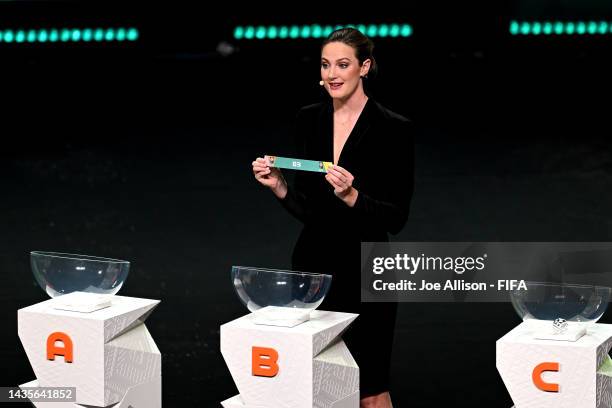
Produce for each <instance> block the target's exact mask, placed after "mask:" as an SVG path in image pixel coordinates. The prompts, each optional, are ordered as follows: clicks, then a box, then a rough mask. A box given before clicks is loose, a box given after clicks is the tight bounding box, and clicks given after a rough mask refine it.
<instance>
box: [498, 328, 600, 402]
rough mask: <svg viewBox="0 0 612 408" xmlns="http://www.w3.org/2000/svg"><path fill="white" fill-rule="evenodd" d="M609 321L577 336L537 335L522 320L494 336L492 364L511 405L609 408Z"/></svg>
mask: <svg viewBox="0 0 612 408" xmlns="http://www.w3.org/2000/svg"><path fill="white" fill-rule="evenodd" d="M611 348H612V325H609V324H595V325H594V326H592V327H591V328H589V329H588V332H587V334H586V335H585V336H583V337H581V338H579V339H578V340H577V341H556V340H541V339H536V338H534V332H533V330H532V329H530V328H529V326H528V325H527V324H525V323H522V324H520V325H519V326H517V327H516V328H514V329H513V330H512V331H510V332H509V333H508V334H506V335H505V336H504V337H502V338H501V339H499V340H498V341H497V369H498V371H499V373H500V375H501V377H502V379H503V381H504V384H505V385H506V388H507V389H508V392H509V393H510V397H511V398H512V401H513V402H514V404H515V407H516V408H604V407H605V408H609V407H612V370H611V369H610V367H611V364H612V362H610V357H609V355H608V352H609V351H610V349H611Z"/></svg>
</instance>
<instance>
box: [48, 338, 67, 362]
mask: <svg viewBox="0 0 612 408" xmlns="http://www.w3.org/2000/svg"><path fill="white" fill-rule="evenodd" d="M56 341H61V342H62V343H64V346H63V347H57V346H56V345H55V342H56ZM55 356H64V362H66V363H72V340H71V339H70V336H68V335H67V334H66V333H62V332H55V333H51V334H50V335H49V337H47V360H51V361H55Z"/></svg>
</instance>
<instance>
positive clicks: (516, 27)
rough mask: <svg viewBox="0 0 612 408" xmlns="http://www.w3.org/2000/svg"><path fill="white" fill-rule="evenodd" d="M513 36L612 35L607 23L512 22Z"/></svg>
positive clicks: (610, 27)
mask: <svg viewBox="0 0 612 408" xmlns="http://www.w3.org/2000/svg"><path fill="white" fill-rule="evenodd" d="M510 34H512V35H606V34H608V35H609V34H612V22H607V21H511V22H510Z"/></svg>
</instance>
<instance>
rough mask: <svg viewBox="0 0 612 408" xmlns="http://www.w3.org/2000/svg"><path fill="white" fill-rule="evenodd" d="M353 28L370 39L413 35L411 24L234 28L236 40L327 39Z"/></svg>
mask: <svg viewBox="0 0 612 408" xmlns="http://www.w3.org/2000/svg"><path fill="white" fill-rule="evenodd" d="M343 27H353V28H356V29H358V30H359V31H361V32H362V33H364V34H365V35H367V36H368V37H380V38H384V37H389V38H401V37H404V38H405V37H410V36H411V35H412V31H413V30H412V26H411V25H410V24H367V25H366V24H356V25H354V24H347V25H335V26H334V25H319V24H310V25H283V26H237V27H236V28H234V39H235V40H274V39H281V40H285V39H289V40H295V39H305V38H326V37H327V36H328V35H329V34H331V32H332V31H334V30H336V29H338V28H343Z"/></svg>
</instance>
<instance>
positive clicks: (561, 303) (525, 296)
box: [510, 282, 612, 341]
mask: <svg viewBox="0 0 612 408" xmlns="http://www.w3.org/2000/svg"><path fill="white" fill-rule="evenodd" d="M525 283H526V286H527V289H526V290H525V289H518V290H513V291H511V292H510V299H511V301H512V305H513V306H514V310H516V312H517V313H518V315H519V316H520V317H521V319H523V321H524V322H526V323H527V324H528V327H529V328H530V329H531V330H532V331H533V332H534V336H535V337H536V338H542V339H553V340H570V341H576V340H577V339H579V338H580V337H582V336H583V335H584V334H585V333H586V331H587V329H588V327H589V326H591V325H593V324H594V323H595V322H597V320H599V319H600V318H601V316H602V315H603V314H604V312H605V311H606V309H607V307H608V302H609V301H610V297H611V294H612V289H611V288H609V287H605V286H589V285H574V284H566V283H541V282H525Z"/></svg>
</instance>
